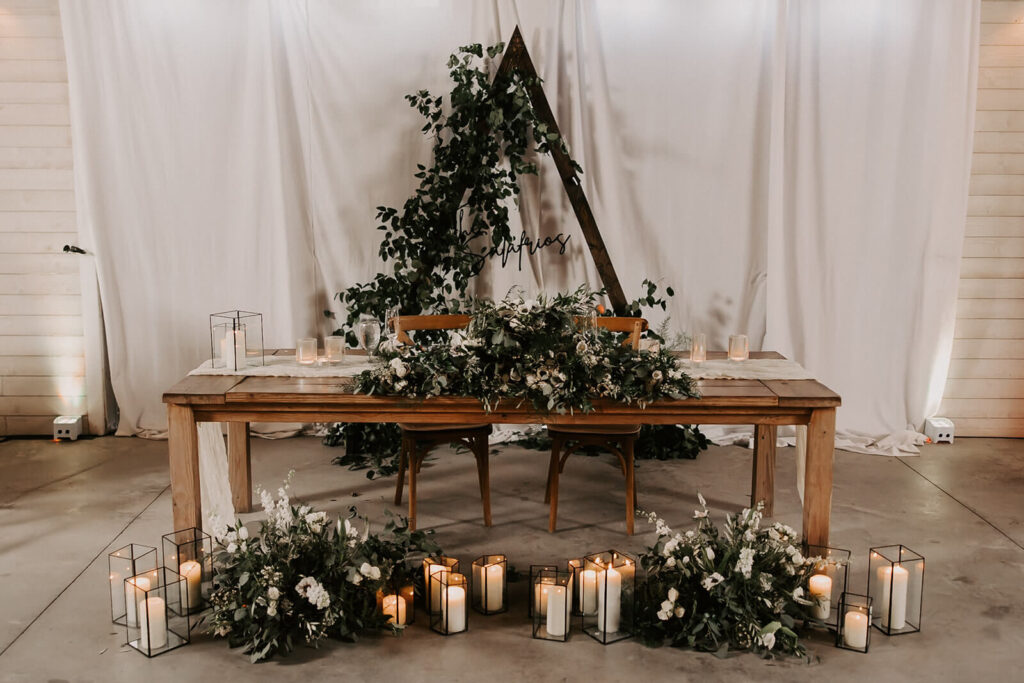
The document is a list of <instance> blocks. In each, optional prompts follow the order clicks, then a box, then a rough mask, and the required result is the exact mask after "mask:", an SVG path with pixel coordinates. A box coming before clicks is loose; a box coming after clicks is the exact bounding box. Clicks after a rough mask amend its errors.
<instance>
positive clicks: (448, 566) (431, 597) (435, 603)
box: [423, 555, 459, 615]
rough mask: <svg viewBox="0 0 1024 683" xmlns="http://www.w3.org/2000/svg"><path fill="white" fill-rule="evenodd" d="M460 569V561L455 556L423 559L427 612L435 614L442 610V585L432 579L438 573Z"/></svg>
mask: <svg viewBox="0 0 1024 683" xmlns="http://www.w3.org/2000/svg"><path fill="white" fill-rule="evenodd" d="M458 571H459V561H458V560H456V559H455V558H454V557H444V556H443V555H442V556H440V557H428V558H426V559H424V560H423V587H424V590H423V607H424V608H425V609H426V611H427V614H430V615H434V614H440V612H441V603H440V599H439V598H440V595H441V586H440V584H434V583H432V581H431V579H432V577H434V576H435V575H437V574H447V573H449V572H458Z"/></svg>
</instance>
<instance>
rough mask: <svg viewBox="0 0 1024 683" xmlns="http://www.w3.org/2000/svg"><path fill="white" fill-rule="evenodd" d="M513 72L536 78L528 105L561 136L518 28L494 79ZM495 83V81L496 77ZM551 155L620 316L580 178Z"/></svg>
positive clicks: (615, 284) (618, 293)
mask: <svg viewBox="0 0 1024 683" xmlns="http://www.w3.org/2000/svg"><path fill="white" fill-rule="evenodd" d="M512 71H518V72H520V73H521V74H522V75H524V76H528V77H529V76H533V77H535V78H536V80H532V79H530V80H529V84H528V86H527V90H526V92H527V95H529V97H530V103H531V104H533V109H534V111H535V112H536V114H537V118H539V119H540V120H541V121H543V122H544V123H546V124H547V126H548V128H549V129H550V130H551V131H553V132H555V133H557V134H558V136H559V137H561V136H562V133H561V131H560V130H559V129H558V123H557V122H556V121H555V115H554V113H552V111H551V106H550V105H549V104H548V98H547V97H545V96H544V89H543V88H542V87H541V86H540V82H539V81H540V76H539V75H538V74H537V69H536V67H534V65H533V60H532V59H530V53H529V52H527V50H526V43H525V42H523V34H522V33H520V32H519V27H518V26H516V30H515V31H513V32H512V38H511V40H509V41H508V46H507V47H506V48H505V54H503V55H502V56H501V65H500V66H499V67H498V74H497V76H505V75H508V74H509V73H510V72H512ZM495 81H497V77H496V78H495ZM551 156H552V157H553V158H554V160H555V167H556V168H557V169H558V175H559V176H561V178H562V185H563V186H564V187H565V193H566V194H567V195H568V196H569V203H570V204H572V209H573V211H574V212H575V213H576V220H578V221H579V223H580V229H581V230H582V231H583V238H584V239H585V240H586V241H587V246H588V247H589V248H590V255H591V256H592V257H593V258H594V265H596V266H597V272H598V274H599V275H600V276H601V282H602V283H603V284H604V287H605V291H606V292H607V293H608V300H609V302H610V303H611V305H612V309H613V310H615V312H616V313H619V314H620V315H621V314H622V313H624V312H625V310H626V295H625V294H624V293H623V292H622V285H620V284H619V278H618V276H617V275H616V274H615V267H614V266H612V260H611V257H609V256H608V250H607V249H605V246H604V240H603V239H601V233H600V232H599V231H598V229H597V221H595V220H594V212H593V211H591V210H590V203H589V202H588V201H587V196H586V195H585V194H584V193H583V185H582V184H581V183H580V179H579V176H577V175H576V171H575V170H574V169H573V167H572V163H571V162H570V160H569V157H568V155H567V154H566V153H565V152H563V151H562V150H561V148H560V147H558V146H557V145H553V146H552V147H551Z"/></svg>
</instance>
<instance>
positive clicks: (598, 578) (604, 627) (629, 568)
mask: <svg viewBox="0 0 1024 683" xmlns="http://www.w3.org/2000/svg"><path fill="white" fill-rule="evenodd" d="M636 567H637V564H636V559H635V558H634V557H632V556H631V555H628V554H627V553H623V552H621V551H618V550H608V551H605V552H603V553H595V554H593V555H587V556H586V557H584V558H583V571H581V572H580V587H581V589H582V591H583V593H582V596H581V601H580V602H581V605H582V608H583V616H582V617H581V620H582V623H583V632H584V633H586V634H587V635H589V636H590V637H592V638H594V639H595V640H597V641H598V642H600V643H601V644H603V645H608V644H610V643H616V642H618V641H620V640H625V639H626V638H629V637H631V636H632V635H633V623H634V617H635V613H636ZM594 603H596V605H595V604H594Z"/></svg>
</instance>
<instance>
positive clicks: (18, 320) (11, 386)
mask: <svg viewBox="0 0 1024 683" xmlns="http://www.w3.org/2000/svg"><path fill="white" fill-rule="evenodd" d="M67 81H68V76H67V64H66V63H65V60H64V42H63V39H62V37H61V27H60V15H59V10H58V6H57V0H0V435H5V434H48V433H51V432H52V422H53V417H54V416H55V415H59V414H74V415H85V413H86V398H85V393H86V392H85V386H86V384H85V354H84V347H85V345H84V340H83V334H82V328H83V324H82V303H81V301H82V298H81V296H80V281H79V258H80V257H78V256H76V255H73V254H65V253H63V252H62V249H63V247H64V245H65V244H75V242H76V239H77V232H76V225H75V197H74V187H73V180H72V165H71V128H70V121H69V117H68V83H67Z"/></svg>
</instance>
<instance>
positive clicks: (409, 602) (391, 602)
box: [377, 564, 416, 626]
mask: <svg viewBox="0 0 1024 683" xmlns="http://www.w3.org/2000/svg"><path fill="white" fill-rule="evenodd" d="M377 609H379V610H380V611H381V612H382V613H383V614H384V616H386V617H387V618H388V623H389V624H394V625H395V626H409V625H410V624H413V623H415V622H416V588H415V586H414V585H413V573H412V572H411V571H409V569H408V567H407V566H406V565H404V564H399V565H397V566H396V567H395V568H394V569H392V571H391V578H389V579H388V580H387V581H386V582H385V583H384V587H383V588H381V589H380V590H378V591H377Z"/></svg>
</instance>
